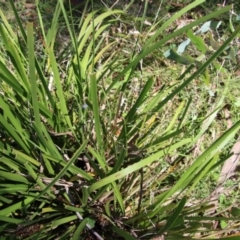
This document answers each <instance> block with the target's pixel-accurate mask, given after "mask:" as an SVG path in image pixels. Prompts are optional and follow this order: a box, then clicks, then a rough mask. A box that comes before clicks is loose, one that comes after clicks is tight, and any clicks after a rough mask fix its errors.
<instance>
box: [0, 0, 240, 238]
mask: <svg viewBox="0 0 240 240" xmlns="http://www.w3.org/2000/svg"><path fill="white" fill-rule="evenodd" d="M10 2H11V5H12V7H13V11H14V13H15V17H16V21H17V24H18V31H19V32H18V34H16V33H15V32H14V31H13V27H12V26H11V24H9V22H8V20H7V18H6V17H5V15H4V13H3V12H2V11H0V17H1V20H2V21H1V23H0V34H1V39H2V40H1V41H2V42H1V48H2V51H3V54H2V55H1V57H0V65H1V68H0V76H1V86H0V134H1V143H0V144H1V145H0V185H1V188H0V204H1V205H0V222H1V228H0V231H1V235H2V236H3V237H5V238H4V239H10V238H11V237H12V238H13V239H14V238H15V237H16V238H21V239H42V238H47V239H50V238H52V239H58V238H59V239H79V237H80V236H81V237H80V238H81V239H87V237H89V235H94V236H95V237H96V238H97V239H114V238H117V239H152V238H153V237H157V236H164V237H167V238H169V239H174V238H175V239H189V238H191V237H195V234H196V233H198V232H201V233H203V234H206V235H207V234H208V233H210V232H211V231H213V227H212V226H211V224H209V223H206V220H210V221H213V220H215V218H209V219H206V218H204V217H202V216H201V214H202V213H205V211H206V210H208V209H211V208H212V205H211V203H210V202H208V201H206V202H201V203H199V202H198V203H192V202H191V200H192V199H191V193H192V192H193V191H194V188H195V187H196V186H197V185H198V184H199V183H200V182H201V181H202V180H203V179H204V178H205V177H206V176H207V175H208V174H209V173H210V172H211V171H213V170H214V169H215V168H217V167H218V166H219V165H220V164H221V163H222V160H221V158H220V156H221V153H222V152H224V151H228V148H229V144H231V143H232V141H233V139H234V137H235V135H236V133H237V132H238V131H239V129H240V121H236V123H235V124H234V125H233V126H232V127H231V128H229V129H228V130H227V131H225V132H224V133H223V134H222V135H221V136H220V137H218V138H217V139H216V140H215V141H213V142H212V143H211V144H208V146H206V147H205V148H204V149H202V152H201V153H200V154H199V156H198V157H196V156H195V157H194V158H193V159H192V161H191V164H189V165H188V166H185V167H184V171H182V172H181V174H180V175H178V170H175V168H176V169H177V167H178V165H179V163H180V162H181V161H182V160H181V155H185V156H187V155H188V152H189V151H190V150H191V149H192V148H194V147H195V145H196V142H197V141H199V139H200V138H201V137H202V136H204V135H205V134H206V132H207V130H209V126H210V125H211V124H213V122H214V120H215V119H216V117H217V114H218V112H219V111H220V110H221V109H222V108H223V107H224V104H225V97H226V92H227V90H228V85H227V84H226V85H225V86H224V91H223V94H222V96H220V98H219V101H218V103H217V104H213V108H212V110H211V111H210V112H208V116H204V117H202V118H200V117H199V118H197V119H195V120H192V119H191V117H190V116H189V108H190V105H191V104H192V97H191V96H190V97H185V98H183V99H181V97H180V96H181V93H182V92H183V91H184V89H185V88H187V87H189V86H190V84H191V83H192V82H193V81H194V79H196V78H197V77H199V76H200V75H201V74H204V73H206V71H208V69H209V68H210V66H211V64H213V62H214V61H216V59H217V58H218V57H219V56H220V55H221V54H222V53H223V52H224V51H225V50H226V48H227V46H229V45H230V43H231V42H232V41H233V39H234V38H235V37H236V36H237V35H238V32H239V30H240V26H238V27H236V29H235V30H233V32H232V33H231V35H230V36H229V37H228V38H227V39H226V40H225V42H224V43H223V44H222V45H221V46H219V47H218V48H217V49H216V50H215V51H214V52H212V53H211V54H209V56H208V58H207V59H206V61H205V62H201V64H200V63H199V64H196V66H195V67H196V71H195V72H191V74H187V73H190V71H191V70H192V69H188V70H187V72H185V73H184V74H183V75H182V76H181V77H180V78H181V81H178V82H177V83H174V84H172V85H169V86H166V87H162V88H160V89H158V91H156V92H154V91H153V89H154V84H155V79H154V76H150V77H149V76H147V77H145V76H144V77H143V78H142V79H141V78H140V77H139V74H140V73H139V71H138V67H139V65H141V63H142V62H143V61H145V59H146V57H147V56H149V55H152V54H154V53H155V51H160V49H161V48H165V45H166V43H167V42H168V41H170V40H173V39H174V38H175V37H178V36H180V35H181V34H183V33H185V32H187V35H188V37H189V39H190V40H191V41H192V43H193V44H194V45H195V46H196V48H197V49H198V51H200V52H201V53H202V54H205V53H206V51H207V47H206V45H205V44H204V41H203V39H202V38H201V37H200V36H195V34H194V33H193V30H192V28H193V27H195V26H199V25H200V24H202V23H205V22H207V21H208V20H210V19H211V18H213V17H217V16H219V15H221V14H222V13H224V12H227V11H229V10H230V8H231V7H230V6H227V7H224V8H221V9H219V10H217V11H215V12H214V13H211V14H209V15H206V16H204V17H202V18H199V19H198V20H196V21H193V22H192V23H190V24H189V25H187V26H184V27H183V28H180V29H178V30H176V31H174V32H173V33H170V34H168V35H166V36H164V31H165V30H166V29H167V28H168V27H170V26H171V24H172V23H173V22H174V21H175V20H176V19H178V18H179V17H181V16H182V15H183V14H185V13H187V12H188V11H190V10H191V9H192V8H194V7H196V6H197V5H199V4H201V3H202V2H203V1H202V0H197V1H195V2H193V3H191V4H189V5H188V6H186V7H184V8H183V9H182V10H180V11H179V12H178V13H177V14H175V15H174V16H172V17H170V18H169V19H168V20H167V21H166V22H165V23H164V24H162V25H161V22H159V23H157V24H156V25H155V26H154V28H155V30H156V31H155V33H154V34H153V35H152V36H150V37H149V38H146V39H145V40H144V41H143V43H142V42H140V41H141V39H140V38H136V39H135V41H133V42H134V43H133V45H132V49H131V50H132V51H131V52H130V55H128V57H125V56H124V55H123V54H122V53H121V52H119V51H118V50H117V48H116V46H117V45H118V38H116V39H114V38H113V39H112V40H109V41H108V39H106V35H107V34H108V31H109V29H110V28H111V27H112V26H114V24H116V22H117V20H118V18H119V17H120V16H121V15H123V12H122V11H119V10H109V11H100V10H99V11H93V12H91V13H87V11H86V9H87V6H88V2H87V3H86V6H85V9H84V10H83V14H82V17H81V19H79V21H78V24H77V25H75V24H74V22H73V17H69V15H68V14H69V13H68V12H67V11H66V10H65V7H64V4H63V1H58V3H57V5H56V9H55V12H54V14H53V19H52V22H51V27H50V28H49V29H46V28H45V26H44V24H43V23H44V21H43V18H42V14H41V11H40V9H39V5H37V12H38V18H39V24H40V30H39V31H40V33H41V36H42V37H43V41H44V45H43V46H41V49H39V48H38V47H36V45H35V43H36V37H35V34H36V32H34V26H33V23H27V24H26V26H23V24H22V22H21V20H20V18H19V16H18V14H17V11H16V9H15V8H14V4H13V1H12V0H11V1H10ZM146 6H147V4H146ZM60 20H61V21H63V20H64V21H65V26H66V29H67V31H68V36H69V42H68V43H67V44H66V45H65V46H64V44H63V45H62V46H61V48H63V49H61V52H58V50H59V48H58V46H57V39H58V31H59V29H58V27H59V26H58V23H59V22H60ZM160 25H161V26H160ZM142 26H143V20H142V22H141V27H142ZM25 29H26V30H25ZM126 39H128V36H125V37H123V40H126ZM140 43H141V48H140V50H138V46H139V44H140ZM169 52H170V55H169V56H172V58H170V59H172V60H176V59H180V61H177V62H180V63H183V64H186V61H185V60H186V56H184V57H183V56H181V55H180V54H178V53H176V51H175V50H171V51H169ZM64 54H65V55H64ZM62 55H64V56H65V58H66V62H62V61H61V59H62V58H61V57H60V56H62ZM173 55H174V56H173ZM233 55H234V54H233ZM162 57H163V56H162ZM183 58H184V59H183ZM188 59H191V61H190V62H188ZM123 60H124V61H123ZM183 60H184V61H183ZM195 63H196V61H195V60H193V58H191V57H187V64H195ZM187 64H186V65H187ZM141 70H142V71H143V70H144V68H141ZM185 76H186V77H185ZM205 76H206V74H205ZM206 78H207V77H206ZM134 79H137V82H134ZM134 84H135V85H136V86H134V87H136V88H137V90H135V89H134V88H131V87H132V86H133V85H134ZM135 92H137V93H135ZM169 103H171V104H177V105H178V106H177V107H176V108H175V111H174V113H172V115H170V116H169V117H168V121H167V122H165V121H164V116H165V115H164V114H165V113H167V112H168V108H169V106H170V105H169ZM167 158H173V159H174V160H173V161H172V162H171V163H169V162H168V161H166V159H167ZM173 176H174V180H173V181H172V180H171V179H172V177H173ZM237 213H238V209H235V211H234V214H235V215H234V214H233V215H234V217H235V218H232V219H231V220H239V216H238V214H237ZM204 215H205V214H204ZM218 220H219V219H218ZM220 220H221V221H222V222H223V221H227V219H225V218H220ZM222 222H221V227H222V226H223V224H222ZM16 226H18V228H17V229H16ZM222 228H223V227H222ZM233 239H234V237H233Z"/></svg>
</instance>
